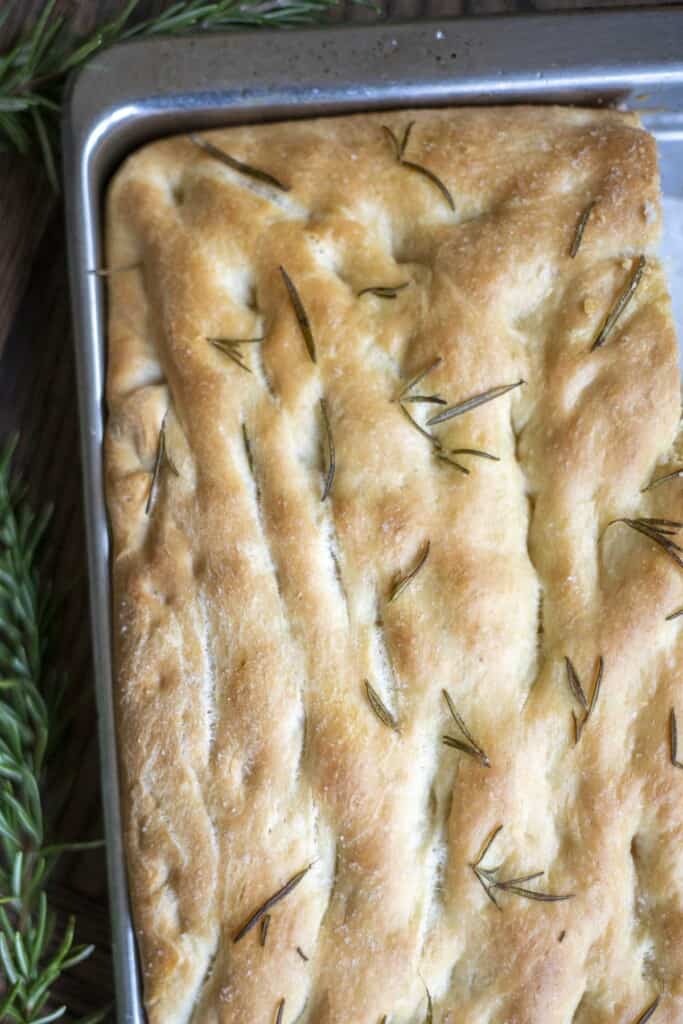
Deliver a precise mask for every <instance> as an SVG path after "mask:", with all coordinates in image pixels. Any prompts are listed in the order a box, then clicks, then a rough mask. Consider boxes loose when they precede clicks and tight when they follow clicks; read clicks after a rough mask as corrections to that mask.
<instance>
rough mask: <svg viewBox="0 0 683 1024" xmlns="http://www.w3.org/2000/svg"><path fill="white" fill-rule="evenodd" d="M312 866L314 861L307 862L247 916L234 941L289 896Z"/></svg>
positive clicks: (237, 940) (238, 939)
mask: <svg viewBox="0 0 683 1024" xmlns="http://www.w3.org/2000/svg"><path fill="white" fill-rule="evenodd" d="M312 867H313V863H312V862H311V863H310V864H307V865H306V867H305V868H302V869H301V871H297V873H296V874H295V875H292V877H291V878H290V879H289V881H287V882H285V884H284V885H283V886H282V887H281V888H280V889H278V890H277V892H274V893H273V895H272V896H269V897H268V899H267V900H266V901H265V903H262V904H261V906H260V907H259V908H258V909H257V910H255V911H254V913H253V914H252V915H251V917H248V918H247V920H246V921H245V922H244V924H243V925H242V926H241V928H239V929H238V930H237V932H236V933H235V935H234V936H233V940H232V941H233V942H239V941H240V939H243V938H244V936H245V935H247V934H248V933H249V932H250V931H251V930H252V928H255V927H256V925H257V924H258V923H259V921H260V920H261V918H263V917H265V915H266V914H267V913H268V911H269V910H270V909H271V908H272V907H274V906H275V905H276V904H277V903H279V902H280V900H283V899H284V898H285V896H288V895H289V894H290V892H291V891H292V890H293V889H296V887H297V885H299V883H300V882H301V881H302V880H303V878H304V877H305V876H306V875H307V874H308V872H309V871H310V870H311V868H312Z"/></svg>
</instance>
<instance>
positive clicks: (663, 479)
mask: <svg viewBox="0 0 683 1024" xmlns="http://www.w3.org/2000/svg"><path fill="white" fill-rule="evenodd" d="M682 476H683V467H681V469H674V471H673V472H672V473H665V474H664V476H658V477H655V479H654V480H651V481H650V483H649V484H648V485H647V487H643V489H642V491H641V492H640V493H641V494H645V492H646V491H651V490H653V488H655V487H659V486H660V484H665V483H667V482H668V481H669V480H680V478H681V477H682Z"/></svg>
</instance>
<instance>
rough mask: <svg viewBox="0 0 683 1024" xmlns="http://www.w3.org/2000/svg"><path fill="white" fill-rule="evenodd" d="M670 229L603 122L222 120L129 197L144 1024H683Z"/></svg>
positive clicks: (115, 374)
mask: <svg viewBox="0 0 683 1024" xmlns="http://www.w3.org/2000/svg"><path fill="white" fill-rule="evenodd" d="M411 124H412V129H410V131H408V128H409V126H410V125H411ZM406 133H407V134H406ZM404 143H405V145H404ZM659 227H660V206H659V187H658V177H657V167H656V152H655V145H654V142H653V139H652V138H651V137H650V136H649V135H648V134H647V133H646V132H645V131H644V130H643V129H642V128H641V127H640V126H639V124H638V122H637V120H636V119H635V118H634V117H633V116H631V115H628V114H624V113H619V112H616V111H611V110H581V109H570V108H550V107H545V108H541V107H538V108H523V107H517V108H514V107H513V108H498V109H496V108H489V109H444V110H420V111H396V112H391V113H381V114H362V115H357V116H351V117H340V118H326V119H321V120H315V121H300V122H292V123H278V124H269V125H259V126H253V127H239V128H229V129H226V130H224V131H214V132H211V133H208V134H205V135H202V136H200V137H191V136H184V137H179V138H172V139H166V140H163V141H161V142H156V143H154V144H153V145H149V146H147V147H145V148H144V149H142V150H141V151H139V152H137V153H136V154H134V155H133V156H132V157H131V158H130V159H129V160H127V161H126V163H125V164H124V166H123V167H122V169H121V170H119V172H118V173H117V174H116V177H115V179H114V182H113V184H112V186H111V188H110V191H109V197H108V213H107V238H108V242H107V265H108V270H109V273H110V276H109V279H108V280H109V289H110V291H109V294H110V315H109V366H108V403H109V420H108V426H107V436H106V475H107V488H108V502H109V509H110V514H111V525H112V533H113V548H114V550H113V563H112V564H113V581H114V609H115V621H114V633H115V647H116V652H115V653H116V661H117V682H116V694H117V704H118V715H119V745H120V755H121V771H122V793H123V804H124V818H125V839H126V845H127V851H128V868H129V879H130V886H131V893H132V902H133V908H134V914H135V921H136V926H137V931H138V936H139V942H140V951H141V963H142V970H143V975H144V986H145V999H146V1006H147V1010H148V1015H149V1019H150V1021H151V1022H152V1024H162V1022H163V1024H175V1022H186V1021H193V1022H195V1024H198V1022H202V1024H203V1022H221V1024H236V1022H240V1024H252V1022H253V1024H260V1022H264V1024H267V1022H270V1021H275V1020H277V1021H279V1022H280V1024H293V1022H294V1021H299V1022H302V1024H303V1022H307V1024H379V1022H380V1021H382V1020H385V1019H386V1021H387V1022H388V1024H389V1022H390V1024H408V1022H410V1024H418V1022H420V1024H421V1022H422V1021H428V1020H433V1021H434V1022H438V1024H447V1022H448V1024H503V1022H505V1024H568V1022H570V1021H572V1022H573V1024H597V1022H603V1021H604V1022H607V1021H609V1022H623V1024H635V1021H637V1020H638V1019H639V1017H640V1015H641V1014H645V1013H646V1012H647V1011H648V1010H649V1008H650V1007H652V1006H654V1005H655V1003H656V1000H659V1002H658V1003H656V1011H655V1012H656V1014H657V1016H656V1017H655V1024H665V1022H670V1024H673V1022H674V1021H680V1020H682V1019H683V771H681V770H680V766H676V765H674V764H673V760H675V758H674V757H673V756H672V753H673V754H675V753H676V751H675V750H674V751H672V745H671V742H672V736H671V732H670V727H671V722H672V719H671V717H670V713H671V710H672V709H674V712H675V711H676V709H677V710H678V712H679V717H680V719H681V722H683V694H681V693H680V678H681V668H682V667H683V657H682V650H681V636H682V634H681V623H682V622H683V619H681V620H675V619H674V620H670V621H668V620H667V618H666V617H667V615H669V614H670V613H672V612H674V611H675V610H677V608H678V607H679V606H680V605H681V604H682V603H683V587H682V586H681V580H682V578H683V577H682V573H681V568H680V566H679V564H677V562H678V558H679V556H678V550H677V549H676V548H675V547H673V546H672V544H675V542H676V537H677V536H678V532H677V531H678V526H677V524H678V522H679V521H680V520H681V519H683V495H682V489H681V483H680V482H679V481H677V479H675V478H672V479H671V480H666V481H664V482H659V477H661V476H664V475H666V474H667V473H670V472H673V471H674V470H676V469H677V468H679V466H680V465H681V464H683V458H682V456H683V452H680V453H679V452H677V449H676V436H677V431H678V423H679V416H680V397H679V375H678V369H677V358H676V339H675V334H674V330H673V326H672V321H671V313H670V308H669V301H668V298H667V293H666V286H665V282H664V278H663V274H662V270H661V267H660V265H659V263H658V261H657V258H656V255H655V247H656V244H657V239H658V234H659ZM256 339H258V340H256ZM423 371H426V372H425V375H424V377H423V378H422V379H421V380H419V381H417V382H415V381H414V378H415V377H416V376H419V375H420V374H421V373H422V372H423ZM508 385H510V386H511V387H509V388H507V386H508ZM512 385H514V386H512ZM496 389H497V390H496ZM477 396H481V398H480V401H479V402H473V403H470V404H469V405H466V406H465V408H464V409H463V408H462V403H464V402H466V401H467V400H468V399H472V398H476V397H477ZM420 398H423V399H430V401H418V400H416V399H420ZM436 417H442V418H441V420H440V422H433V420H434V418H436ZM411 419H412V422H411ZM430 421H432V422H430ZM332 448H333V449H334V454H332ZM482 453H483V454H482ZM494 459H495V461H494ZM653 480H657V481H658V482H657V486H655V487H651V488H649V489H648V485H649V484H650V483H651V482H652V481H653ZM653 519H654V520H662V521H666V522H654V523H653V522H651V521H650V520H653ZM614 520H617V522H613V521H614ZM645 520H647V521H645ZM667 522H668V523H669V524H670V525H667ZM610 524H612V525H610ZM566 659H569V661H567V660H566ZM444 691H446V693H447V694H448V696H449V698H450V701H451V703H452V711H451V709H450V708H449V705H448V702H447V698H446V696H445V694H444ZM443 737H448V738H449V739H447V740H446V741H444V739H443ZM487 844H488V846H487ZM540 872H542V874H540ZM537 873H539V874H538V875H537ZM528 876H533V877H528ZM287 883H289V886H287ZM283 887H284V891H283ZM550 897H563V898H561V899H560V898H558V899H554V898H553V899H551V898H550ZM271 898H273V900H272V905H271V904H269V901H270V900H271ZM494 904H495V905H494ZM266 920H267V921H268V924H267V925H265V924H264V921H266ZM247 926H249V927H247ZM643 1019H644V1018H643Z"/></svg>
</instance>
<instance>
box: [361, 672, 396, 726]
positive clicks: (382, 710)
mask: <svg viewBox="0 0 683 1024" xmlns="http://www.w3.org/2000/svg"><path fill="white" fill-rule="evenodd" d="M364 682H365V693H366V695H367V698H368V701H369V704H370V707H371V708H372V710H373V711H374V712H375V714H376V715H377V717H378V718H379V720H380V722H382V724H383V725H386V726H387V727H388V728H389V729H393V730H394V732H398V733H400V731H401V730H400V729H399V727H398V721H397V720H396V718H394V716H393V715H392V713H391V711H389V709H388V707H387V706H386V704H384V702H383V701H382V698H381V697H380V695H379V694H378V693H377V690H375V688H374V686H372V684H371V683H370V681H369V680H368V679H366V680H364Z"/></svg>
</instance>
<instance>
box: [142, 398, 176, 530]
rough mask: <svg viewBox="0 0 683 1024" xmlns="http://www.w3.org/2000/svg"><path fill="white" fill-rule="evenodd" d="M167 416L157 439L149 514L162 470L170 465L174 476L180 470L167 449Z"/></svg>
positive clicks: (162, 422) (148, 503) (155, 496)
mask: <svg viewBox="0 0 683 1024" xmlns="http://www.w3.org/2000/svg"><path fill="white" fill-rule="evenodd" d="M166 416H168V413H165V414H164V418H163V420H162V421H161V426H160V428H159V440H158V441H157V453H156V456H155V458H154V468H153V470H152V481H151V483H150V485H149V493H148V495H147V502H146V504H145V515H146V516H148V515H149V514H150V512H151V511H152V508H153V506H154V503H155V502H156V498H157V491H158V489H159V479H160V477H161V470H162V468H163V467H164V466H165V465H166V466H168V467H169V469H170V470H171V472H172V473H173V475H174V476H178V470H177V469H176V467H175V466H174V464H173V462H172V460H171V458H170V456H169V454H168V452H167V450H166Z"/></svg>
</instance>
